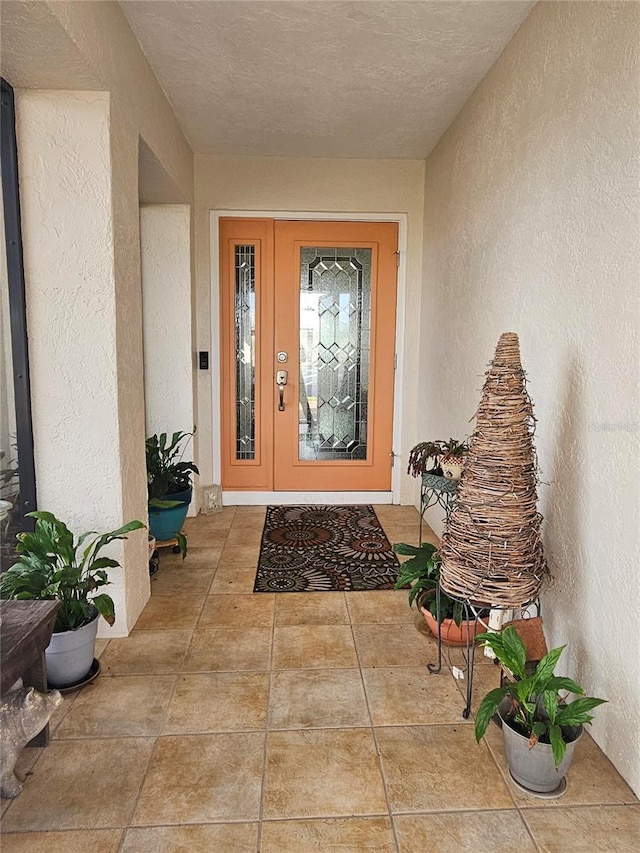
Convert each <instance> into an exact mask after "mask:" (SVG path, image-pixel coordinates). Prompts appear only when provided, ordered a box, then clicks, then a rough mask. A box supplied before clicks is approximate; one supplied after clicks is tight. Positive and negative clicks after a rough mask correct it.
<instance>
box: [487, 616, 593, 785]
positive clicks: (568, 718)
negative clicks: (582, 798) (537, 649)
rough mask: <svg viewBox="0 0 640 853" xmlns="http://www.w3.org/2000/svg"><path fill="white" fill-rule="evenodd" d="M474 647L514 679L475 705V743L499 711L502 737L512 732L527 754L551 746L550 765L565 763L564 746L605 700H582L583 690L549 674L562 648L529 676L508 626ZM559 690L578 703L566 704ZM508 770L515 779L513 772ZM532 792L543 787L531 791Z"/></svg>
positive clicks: (522, 653) (522, 649)
mask: <svg viewBox="0 0 640 853" xmlns="http://www.w3.org/2000/svg"><path fill="white" fill-rule="evenodd" d="M476 642H478V643H479V644H480V645H482V646H485V647H488V648H490V649H491V650H492V651H493V652H494V654H495V656H496V658H497V659H498V661H499V662H500V663H501V664H502V665H503V666H505V667H506V668H507V669H508V670H510V671H511V672H512V673H513V675H514V676H515V678H516V680H515V681H505V683H504V684H503V685H502V687H497V688H496V689H495V690H491V691H490V692H489V693H487V695H486V696H485V697H484V699H483V700H482V702H481V703H480V707H479V708H478V712H477V714H476V724H475V735H476V740H477V741H480V739H481V738H482V737H483V735H484V734H485V732H486V730H487V726H488V725H489V722H490V721H491V719H492V717H493V716H494V714H496V712H498V713H499V715H500V717H501V719H502V721H503V733H505V727H508V729H511V730H513V731H515V732H516V733H517V734H518V735H520V736H521V739H522V740H524V742H525V745H526V747H527V749H528V750H529V751H532V752H536V750H537V749H538V748H539V747H538V744H540V746H544V745H550V747H551V752H552V755H553V765H554V767H555V769H556V770H558V768H559V767H560V765H561V764H562V762H563V760H564V759H565V753H566V752H567V747H568V746H569V745H570V744H572V743H573V742H575V741H576V740H577V738H578V737H579V736H580V735H581V733H582V726H584V725H586V724H589V723H591V721H592V720H593V717H592V716H591V714H590V713H589V712H590V711H592V710H593V709H594V708H597V706H598V705H602V704H603V703H604V702H605V701H606V700H605V699H597V698H595V697H590V696H585V695H584V690H583V689H582V687H580V685H579V684H576V682H575V681H573V680H572V679H571V678H567V677H565V676H561V675H554V669H555V667H556V664H557V663H558V659H559V658H560V655H561V654H562V652H563V650H564V649H565V648H566V646H558V648H555V649H552V650H551V651H550V652H548V654H546V655H545V656H544V657H543V658H542V660H541V661H540V662H539V663H538V665H537V666H536V667H535V670H534V671H533V672H531V670H530V668H529V667H527V662H526V651H525V646H524V643H523V641H522V638H521V637H520V635H519V634H518V632H517V631H516V630H515V628H514V627H513V626H507V627H506V628H505V629H504V630H503V631H502V632H500V633H487V634H482V635H480V636H479V637H477V640H476ZM561 691H565V692H567V693H570V694H571V693H572V694H575V695H577V696H578V697H579V698H578V699H574V700H573V701H572V702H568V701H567V700H566V698H565V697H563V696H562V695H561ZM510 769H511V770H512V775H514V777H516V778H517V776H516V774H515V773H513V768H512V767H510ZM564 769H565V770H566V768H564ZM552 778H553V777H552ZM555 784H556V785H557V784H558V781H556V782H555ZM533 790H544V788H535V787H534V788H533Z"/></svg>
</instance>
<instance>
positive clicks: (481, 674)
mask: <svg viewBox="0 0 640 853" xmlns="http://www.w3.org/2000/svg"><path fill="white" fill-rule="evenodd" d="M445 658H446V652H445ZM445 667H446V665H445ZM446 668H448V667H446ZM443 671H444V668H443ZM462 671H463V674H464V678H462V679H455V684H456V685H457V688H458V690H459V691H460V696H461V697H462V700H463V702H466V701H467V678H468V670H467V669H466V668H465V669H464V670H462ZM496 687H500V669H499V668H498V667H497V666H494V665H493V664H492V665H491V666H482V665H477V666H475V667H474V673H473V684H472V694H471V712H472V713H475V712H476V711H477V710H478V706H479V705H480V703H481V702H482V700H483V699H484V697H485V696H486V695H487V693H488V692H489V691H490V690H494V689H495V688H496Z"/></svg>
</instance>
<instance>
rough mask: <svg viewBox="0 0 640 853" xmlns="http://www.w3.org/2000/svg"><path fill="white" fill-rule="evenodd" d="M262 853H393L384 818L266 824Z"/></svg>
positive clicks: (274, 822) (388, 825)
mask: <svg viewBox="0 0 640 853" xmlns="http://www.w3.org/2000/svg"><path fill="white" fill-rule="evenodd" d="M260 849H261V853H325V851H330V850H336V851H338V850H339V851H340V853H362V851H365V850H371V851H376V853H396V844H395V841H394V838H393V830H392V828H391V822H390V821H389V818H386V817H361V818H334V819H332V820H283V821H265V822H264V823H263V825H262V844H261V848H260Z"/></svg>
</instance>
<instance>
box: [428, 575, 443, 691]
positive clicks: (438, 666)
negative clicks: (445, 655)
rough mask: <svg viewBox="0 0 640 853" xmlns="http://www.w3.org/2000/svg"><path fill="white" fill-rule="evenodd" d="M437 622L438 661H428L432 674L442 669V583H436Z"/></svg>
mask: <svg viewBox="0 0 640 853" xmlns="http://www.w3.org/2000/svg"><path fill="white" fill-rule="evenodd" d="M436 622H437V623H438V663H437V664H435V663H428V664H427V669H428V670H429V672H430V673H432V675H437V673H439V672H440V670H441V669H442V628H441V622H442V620H441V619H440V584H436Z"/></svg>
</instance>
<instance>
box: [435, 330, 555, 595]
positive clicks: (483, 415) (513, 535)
mask: <svg viewBox="0 0 640 853" xmlns="http://www.w3.org/2000/svg"><path fill="white" fill-rule="evenodd" d="M534 425H535V419H534V416H533V407H532V404H531V399H530V398H529V394H528V393H527V389H526V378H525V373H524V370H523V369H522V364H521V362H520V347H519V342H518V336H517V335H516V334H514V333H513V332H506V333H505V334H503V335H501V336H500V340H499V341H498V345H497V347H496V351H495V355H494V358H493V361H492V363H491V365H490V367H489V370H488V371H487V374H486V380H485V384H484V388H483V391H482V399H481V401H480V405H479V407H478V411H477V413H476V426H475V430H474V432H473V435H472V437H471V441H470V446H469V452H468V456H467V462H466V465H465V468H464V471H463V474H462V478H461V480H460V484H459V486H458V497H457V501H456V503H455V506H454V508H453V511H452V513H451V515H450V516H449V519H448V522H447V525H446V528H445V531H444V533H443V536H442V547H441V554H442V569H441V578H440V582H441V586H442V588H443V590H444V591H445V592H446V593H447V594H448V595H451V596H453V597H454V598H460V599H463V600H465V601H473V602H480V603H483V604H492V605H494V606H498V607H520V606H522V605H524V604H527V603H528V602H530V601H533V600H534V599H535V598H537V596H538V594H539V592H540V588H541V586H542V581H543V579H544V577H545V575H546V573H547V566H546V562H545V558H544V553H543V548H542V541H541V538H540V528H541V523H542V516H541V515H540V513H539V512H538V510H537V492H536V485H537V466H536V456H535V450H534V446H533V434H534Z"/></svg>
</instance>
